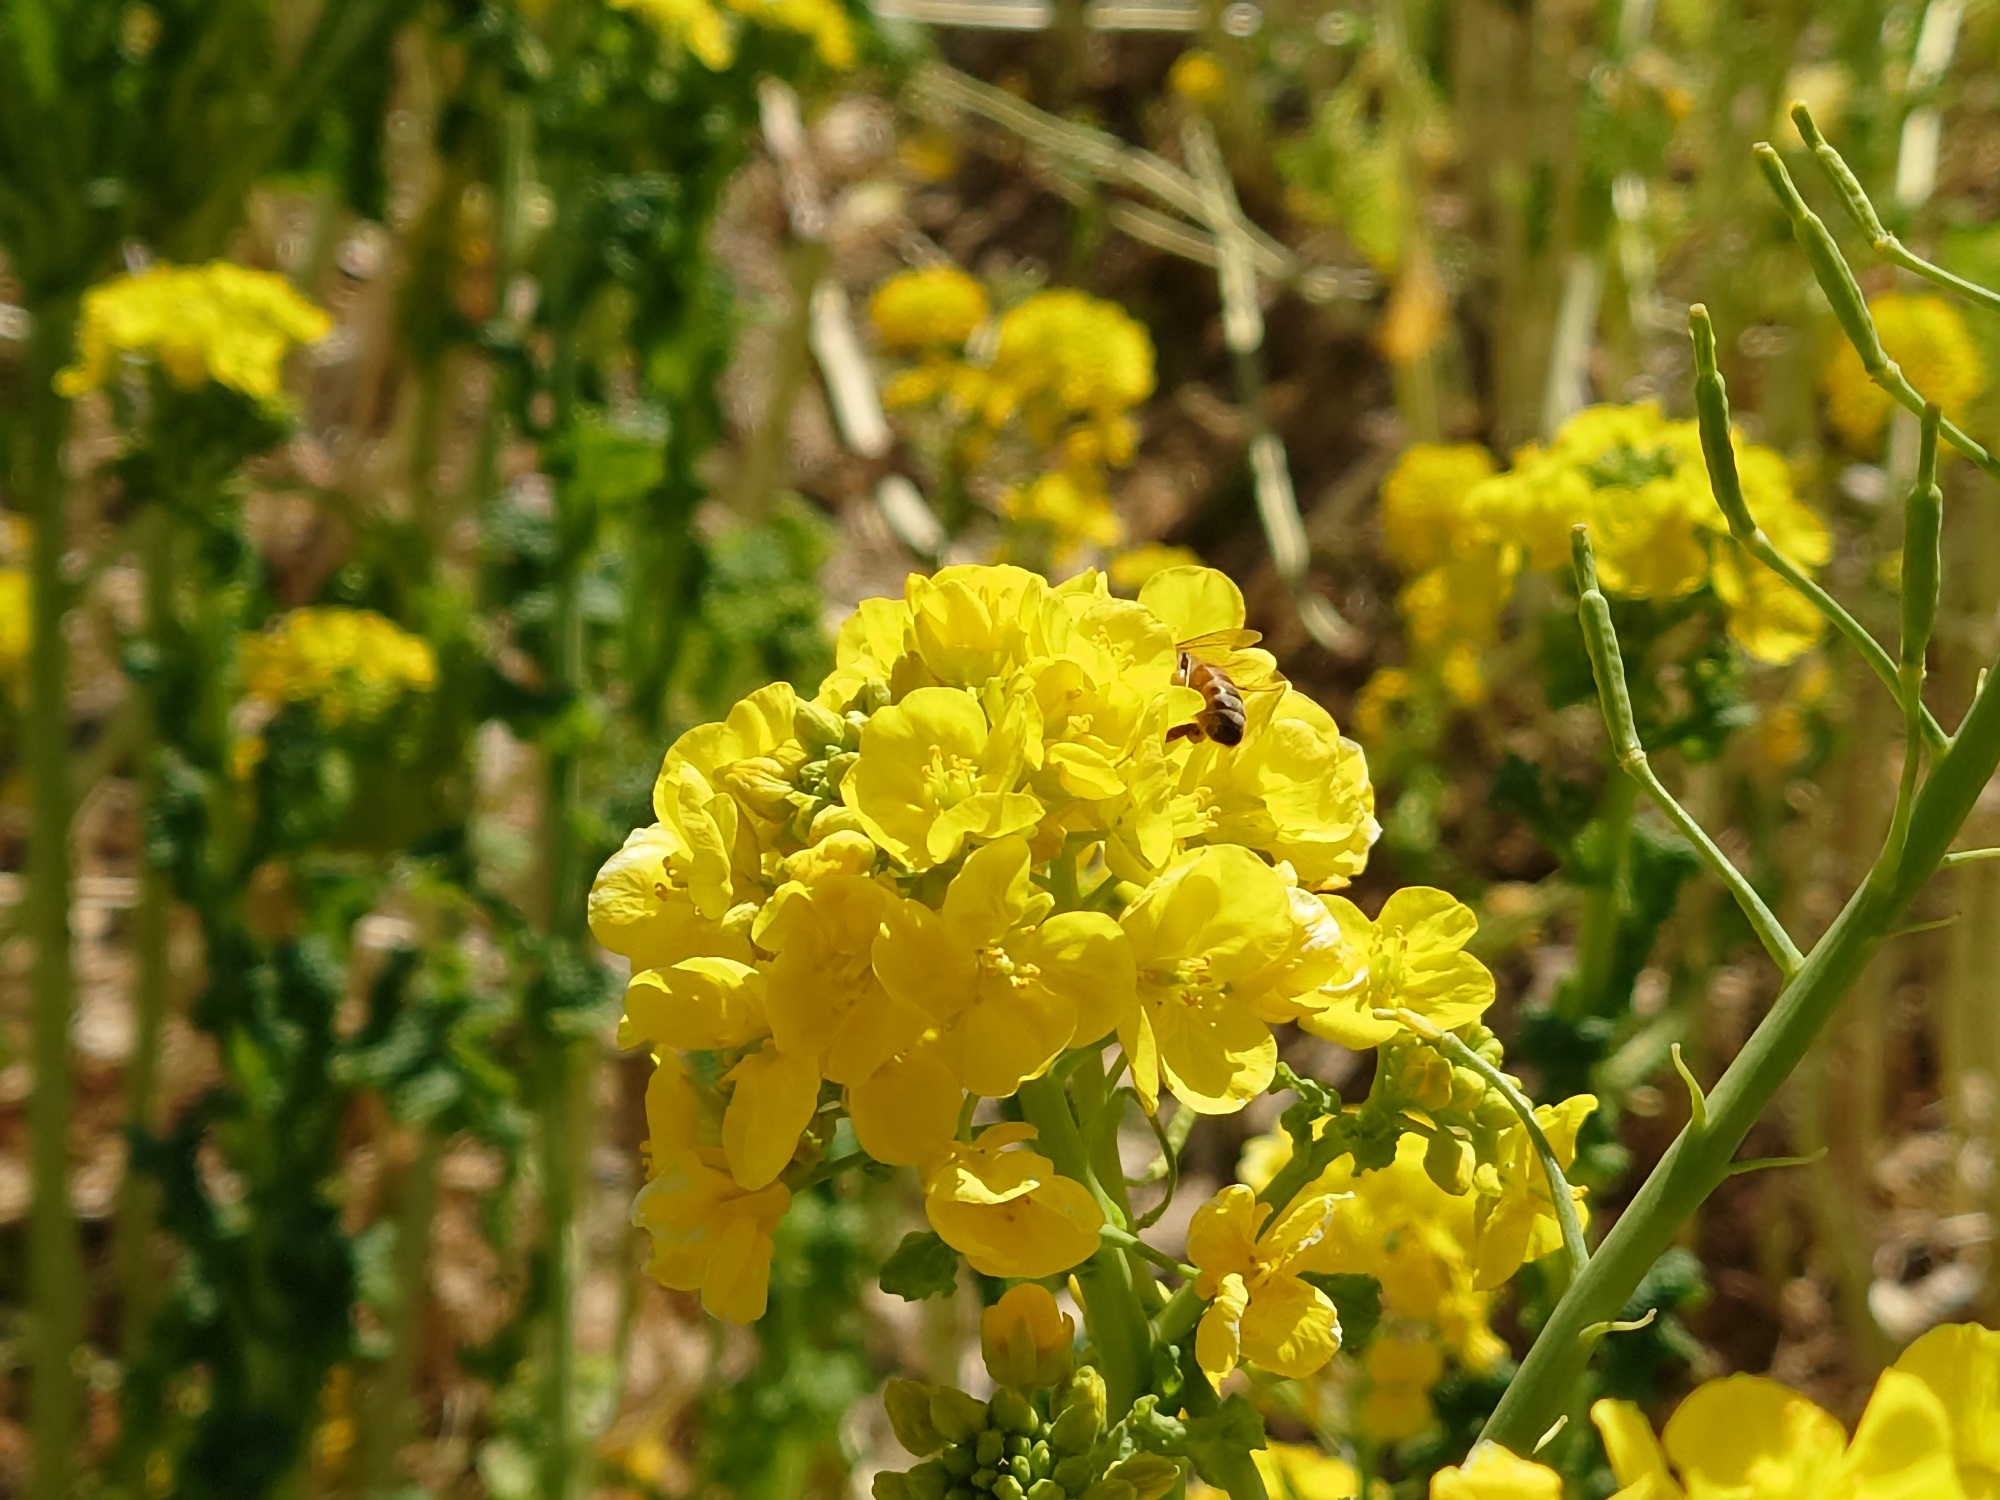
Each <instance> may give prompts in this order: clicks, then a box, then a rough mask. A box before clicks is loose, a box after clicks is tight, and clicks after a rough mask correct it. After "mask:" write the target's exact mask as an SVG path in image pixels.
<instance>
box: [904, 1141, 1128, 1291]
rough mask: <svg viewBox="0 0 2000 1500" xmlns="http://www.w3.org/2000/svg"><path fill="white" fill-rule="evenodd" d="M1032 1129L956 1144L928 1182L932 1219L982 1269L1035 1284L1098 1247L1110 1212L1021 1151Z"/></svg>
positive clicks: (1046, 1164)
mask: <svg viewBox="0 0 2000 1500" xmlns="http://www.w3.org/2000/svg"><path fill="white" fill-rule="evenodd" d="M1034 1137H1035V1128H1034V1126H1032V1125H1021V1124H1000V1125H989V1126H987V1127H986V1129H985V1130H984V1131H982V1132H981V1133H980V1135H979V1138H978V1139H977V1140H975V1141H972V1142H971V1143H970V1144H966V1143H962V1142H961V1143H955V1144H954V1145H953V1146H952V1148H951V1150H950V1152H949V1154H948V1155H947V1156H946V1157H945V1159H944V1160H943V1161H942V1162H940V1163H938V1165H937V1166H935V1167H933V1168H932V1169H931V1171H930V1173H929V1174H928V1175H927V1177H926V1178H925V1181H924V1214H925V1216H926V1217H928V1218H929V1220H930V1223H931V1228H933V1229H935V1230H936V1231H937V1233H938V1237H939V1238H940V1239H942V1240H943V1241H944V1242H945V1243H946V1244H947V1245H950V1246H951V1247H952V1248H953V1249H954V1250H956V1251H958V1252H959V1253H960V1254H961V1255H963V1256H964V1257H965V1258H966V1260H967V1261H968V1262H970V1264H971V1266H972V1268H973V1269H974V1270H975V1271H981V1272H984V1273H985V1274H986V1275H988V1276H1007V1277H1014V1278H1018V1279H1021V1280H1035V1279H1038V1278H1040V1277H1043V1276H1054V1275H1056V1274H1058V1273H1059V1272H1062V1271H1067V1270H1068V1269H1069V1268H1070V1267H1071V1266H1074V1265H1075V1264H1077V1262H1079V1261H1081V1260H1084V1259H1085V1258H1087V1257H1088V1256H1090V1255H1091V1254H1092V1253H1094V1252H1095V1251H1096V1249H1097V1238H1098V1231H1099V1230H1100V1229H1101V1228H1103V1225H1104V1214H1103V1211H1102V1210H1101V1209H1099V1208H1098V1206H1097V1200H1096V1199H1095V1198H1093V1197H1092V1196H1091V1193H1090V1189H1089V1188H1087V1187H1085V1186H1084V1185H1083V1184H1082V1183H1080V1182H1076V1181H1074V1180H1072V1179H1071V1178H1068V1177H1062V1176H1059V1175H1057V1173H1056V1169H1055V1164H1054V1163H1053V1162H1051V1161H1050V1160H1049V1159H1048V1158H1047V1157H1046V1156H1043V1155H1041V1154H1040V1153H1039V1152H1035V1151H1029V1150H1026V1149H1015V1150H1010V1149H1008V1148H1010V1147H1020V1146H1021V1144H1022V1143H1023V1142H1025V1141H1030V1140H1033V1139H1034Z"/></svg>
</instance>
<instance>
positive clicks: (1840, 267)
mask: <svg viewBox="0 0 2000 1500" xmlns="http://www.w3.org/2000/svg"><path fill="white" fill-rule="evenodd" d="M1754 149H1755V152H1756V156H1757V165H1758V166H1759V167H1761V168H1763V170H1764V177H1765V180H1766V181H1768V182H1769V183H1770V184H1771V191H1772V192H1774V193H1776V194H1777V195H1778V201H1779V202H1780V203H1781V204H1783V205H1784V209H1785V214H1786V216H1787V217H1788V218H1790V219H1791V221H1792V238H1793V239H1795V240H1797V241H1798V242H1799V248H1800V249H1801V250H1803V251H1805V253H1806V261H1807V262H1808V264H1810V265H1811V266H1812V273H1813V279H1814V280H1815V281H1817V282H1818V283H1819V289H1820V290H1821V291H1822V292H1824V293H1825V294H1826V300H1827V302H1828V303H1829V304H1831V305H1832V307H1833V315H1834V316H1835V317H1836V318H1838V319H1839V320H1840V326H1841V329H1842V330H1843V331H1844V332H1845V333H1846V334H1847V338H1848V342H1849V343H1851V344H1853V345H1854V350H1855V353H1857V354H1859V355H1860V356H1861V363H1862V364H1863V365H1864V366H1865V367H1866V368H1867V370H1868V373H1869V374H1870V375H1877V374H1880V373H1882V372H1883V371H1885V370H1892V369H1895V363H1894V361H1892V360H1891V359H1890V358H1889V355H1888V353H1887V351H1885V350H1884V349H1883V347H1882V340H1881V339H1880V338H1878V337H1877V336H1876V333H1875V320H1874V318H1872V317H1870V316H1869V313H1868V303H1867V301H1866V300H1865V299H1864V298H1863V297H1862V295H1861V286H1860V283H1859V282H1857V281H1856V280H1855V279H1854V272H1853V271H1852V270H1850V269H1849V267H1848V264H1847V258H1846V257H1845V256H1843V255H1842V254H1841V253H1840V246H1839V245H1837V244H1835V243H1834V239H1833V234H1832V232H1831V231H1830V230H1829V229H1828V228H1827V227H1826V221H1825V220H1824V219H1822V218H1821V217H1820V216H1819V215H1818V214H1816V213H1814V212H1813V211H1812V210H1811V209H1810V208H1808V207H1807V206H1806V200H1805V199H1804V198H1802V197H1800V196H1799V190H1798V187H1797V185H1796V184H1795V183H1793V181H1792V174H1791V173H1790V172H1788V171H1786V170H1785V164H1784V162H1783V161H1782V160H1781V159H1780V158H1779V156H1778V153H1777V152H1776V151H1775V150H1773V149H1772V148H1771V145H1770V143H1769V142H1767V141H1760V142H1758V143H1757V145H1756V147H1755V148H1754Z"/></svg>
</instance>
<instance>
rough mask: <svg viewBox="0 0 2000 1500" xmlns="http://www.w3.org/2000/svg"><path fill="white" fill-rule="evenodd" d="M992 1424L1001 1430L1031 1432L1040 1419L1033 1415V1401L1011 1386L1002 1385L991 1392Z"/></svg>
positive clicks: (1017, 1432)
mask: <svg viewBox="0 0 2000 1500" xmlns="http://www.w3.org/2000/svg"><path fill="white" fill-rule="evenodd" d="M992 1412H993V1425H994V1426H995V1427H998V1428H999V1429H1000V1430H1001V1431H1002V1432H1011V1433H1016V1434H1020V1433H1027V1432H1033V1431H1034V1430H1035V1428H1036V1427H1037V1426H1038V1425H1040V1422H1041V1419H1040V1418H1039V1417H1038V1416H1036V1415H1035V1403H1034V1402H1032V1401H1030V1400H1029V1399H1028V1398H1027V1397H1026V1396H1024V1395H1023V1394H1021V1392H1020V1391H1018V1390H1016V1389H1014V1387H1012V1386H1006V1385H1003V1386H1001V1387H1000V1389H999V1390H997V1391H995V1392H994V1393H993V1404H992Z"/></svg>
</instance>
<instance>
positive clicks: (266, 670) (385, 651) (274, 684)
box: [243, 606, 437, 724]
mask: <svg viewBox="0 0 2000 1500" xmlns="http://www.w3.org/2000/svg"><path fill="white" fill-rule="evenodd" d="M243 685H244V689H245V691H246V692H247V693H248V694H249V696H250V697H252V698H259V699H262V700H264V701H265V702H267V703H272V704H280V703H310V704H312V705H313V707H315V708H316V709H318V710H319V714H320V717H321V718H323V719H325V720H326V722H327V723H329V724H341V723H345V722H346V721H348V720H350V719H354V720H362V721H368V720H373V719H379V718H380V717H381V716H382V715H383V714H384V713H386V712H387V711H388V710H389V708H390V707H392V706H393V705H394V703H395V702H396V700H397V699H398V698H400V697H401V696H402V695H403V694H405V693H418V692H429V691H430V690H431V689H432V688H433V687H435V686H436V685H437V657H436V655H435V654H434V653H433V652H432V650H431V647H430V643H429V642H428V641H426V640H425V639H424V638H423V637H422V636H417V635H411V634H410V633H409V632H408V631H407V630H404V629H402V628H401V627H399V626H397V625H396V624H394V623H393V622H392V621H389V620H387V619H384V618H383V617H382V616H381V615H378V614H376V613H375V612H374V611H373V610H371V609H338V608H333V607H330V606H329V607H321V608H312V609H295V610H292V611H290V612H289V613H288V614H286V615H284V616H283V617H281V618H280V619H279V620H278V622H277V623H276V624H275V625H273V626H271V627H270V628H269V629H267V630H265V631H264V632H263V633H262V634H260V635H252V636H245V637H244V639H243Z"/></svg>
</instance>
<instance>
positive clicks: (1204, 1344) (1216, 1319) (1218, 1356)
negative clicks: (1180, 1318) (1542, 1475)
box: [1194, 1272, 1250, 1385]
mask: <svg viewBox="0 0 2000 1500" xmlns="http://www.w3.org/2000/svg"><path fill="white" fill-rule="evenodd" d="M1249 1305H1250V1292H1249V1289H1248V1288H1247V1287H1245V1286H1244V1284H1243V1278H1242V1277H1241V1276H1238V1275H1236V1274H1235V1273H1234V1272H1232V1273H1231V1274H1229V1275H1228V1276H1225V1277H1223V1278H1222V1284H1221V1285H1220V1286H1218V1287H1217V1288H1216V1291H1215V1296H1214V1298H1213V1300H1211V1301H1210V1302H1209V1304H1208V1311H1206V1312H1204V1313H1203V1314H1202V1315H1201V1323H1200V1324H1199V1325H1198V1326H1197V1327H1196V1329H1195V1334H1194V1359H1195V1363H1196V1364H1198V1365H1200V1366H1201V1371H1202V1373H1203V1374H1204V1375H1206V1376H1207V1377H1208V1378H1209V1380H1210V1381H1211V1382H1213V1383H1214V1384H1216V1385H1220V1384H1222V1382H1223V1381H1224V1380H1225V1379H1227V1378H1228V1375H1229V1373H1230V1371H1232V1370H1234V1369H1235V1368H1236V1362H1237V1360H1238V1359H1240V1358H1241V1357H1242V1354H1243V1341H1242V1337H1241V1328H1242V1323H1243V1312H1244V1309H1245V1308H1247V1307H1248V1306H1249Z"/></svg>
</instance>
